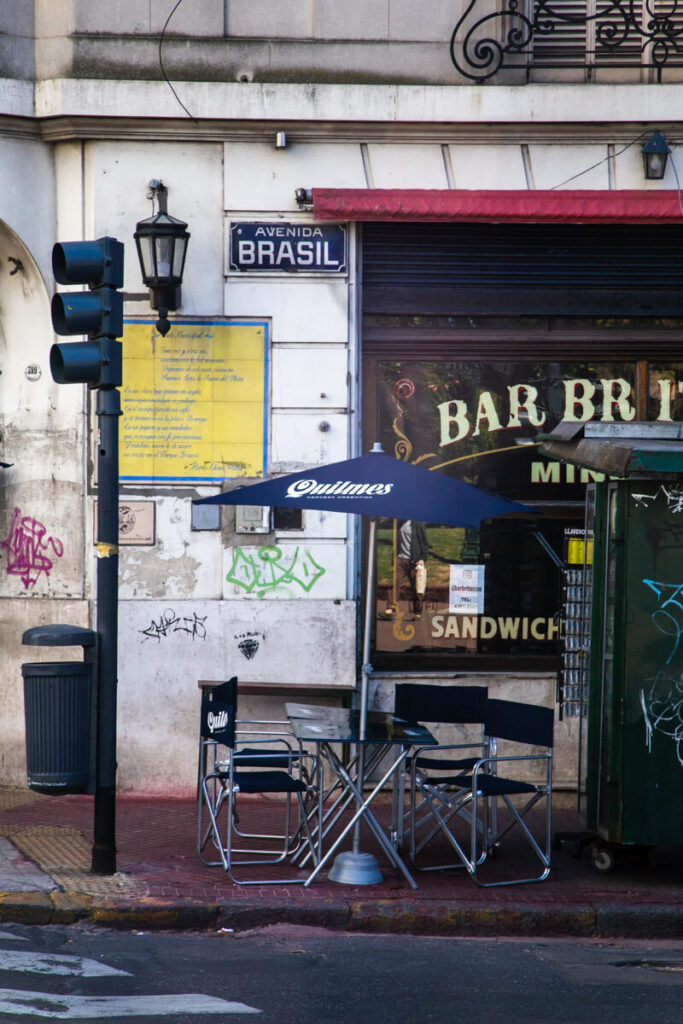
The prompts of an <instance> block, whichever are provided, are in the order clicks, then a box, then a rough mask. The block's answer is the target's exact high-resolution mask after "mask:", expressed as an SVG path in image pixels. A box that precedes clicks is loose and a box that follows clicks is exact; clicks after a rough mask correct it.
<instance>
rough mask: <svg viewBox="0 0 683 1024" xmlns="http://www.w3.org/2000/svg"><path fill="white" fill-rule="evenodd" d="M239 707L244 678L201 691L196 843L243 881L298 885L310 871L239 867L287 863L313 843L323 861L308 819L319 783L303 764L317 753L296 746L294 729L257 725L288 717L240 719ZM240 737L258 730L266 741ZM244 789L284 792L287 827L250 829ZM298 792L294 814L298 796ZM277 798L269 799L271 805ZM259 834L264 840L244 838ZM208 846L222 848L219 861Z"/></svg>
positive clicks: (251, 792) (208, 861) (213, 862)
mask: <svg viewBox="0 0 683 1024" xmlns="http://www.w3.org/2000/svg"><path fill="white" fill-rule="evenodd" d="M236 713H237V678H236V677H233V678H232V679H230V680H229V681H228V682H226V683H223V684H222V685H220V686H216V687H214V688H213V690H212V691H211V693H210V695H207V696H204V697H203V698H202V705H201V721H200V769H199V809H198V836H197V850H198V853H199V856H200V858H201V860H202V861H203V862H204V863H205V864H209V865H222V867H223V868H224V869H225V870H226V871H227V872H228V874H229V875H230V878H231V879H232V881H233V882H235V884H237V885H268V884H273V885H274V884H290V885H291V884H292V883H297V882H304V881H305V878H267V879H264V878H261V879H251V878H250V879H244V878H236V877H235V874H234V868H235V867H240V866H246V865H266V864H270V865H274V864H281V863H282V862H283V861H284V860H286V859H287V858H288V857H290V856H293V855H294V854H296V853H297V852H298V851H299V849H300V848H301V847H302V846H304V847H306V848H307V849H308V850H309V851H310V853H311V855H312V857H313V860H314V862H315V863H317V860H318V850H317V849H316V847H315V845H314V843H313V839H312V835H311V830H310V826H309V815H310V813H311V812H310V808H309V807H308V806H307V801H311V800H312V799H313V797H314V796H315V794H316V786H315V784H314V782H313V781H312V780H311V776H310V775H309V774H308V773H307V771H306V770H305V768H304V759H305V758H307V757H310V755H305V754H303V753H302V752H301V751H300V750H295V749H294V748H293V746H292V743H291V741H292V739H293V737H292V736H291V734H290V733H285V732H276V733H273V732H271V733H266V732H263V731H262V728H259V729H256V728H246V727H247V726H249V727H255V726H260V727H263V726H270V727H273V726H277V725H281V724H283V723H279V722H265V721H261V722H258V721H240V722H238V721H237V719H236ZM238 725H239V726H240V731H239V735H240V739H241V741H242V742H243V741H244V738H245V736H250V737H252V739H253V740H255V741H256V742H257V743H258V744H259V745H258V746H256V747H251V746H241V745H240V742H238V738H237V737H238V732H237V726H238ZM238 794H244V795H249V796H254V795H259V794H260V795H278V796H284V797H285V800H284V801H283V804H284V807H283V817H284V822H283V831H282V832H279V833H266V832H246V831H240V830H239V828H238V824H239V817H238V813H237V802H238V801H237V796H238ZM293 797H296V813H294V814H293V809H292V798H293ZM272 806H273V805H272V804H269V805H268V809H269V811H271V810H272ZM244 840H249V841H250V840H256V841H258V842H262V843H265V844H266V845H263V846H252V845H246V846H245V845H244V842H243V841H244ZM207 847H211V848H213V849H214V850H215V851H217V855H218V858H219V859H218V860H215V859H213V860H212V859H208V856H207V854H206V853H205V851H206V850H207Z"/></svg>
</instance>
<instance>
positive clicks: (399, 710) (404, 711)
mask: <svg viewBox="0 0 683 1024" xmlns="http://www.w3.org/2000/svg"><path fill="white" fill-rule="evenodd" d="M487 696H488V690H487V688H486V687H485V686H457V685H452V684H449V685H434V684H431V683H399V684H398V685H397V686H396V689H395V695H394V713H395V714H397V715H399V717H400V718H405V719H407V720H408V721H409V722H423V723H427V724H429V725H464V726H473V725H475V726H478V730H477V731H476V734H475V733H473V734H472V739H470V740H469V742H467V743H450V744H446V745H444V744H440V745H439V746H438V747H433V746H432V747H421V748H419V749H418V750H416V751H415V753H414V754H412V755H411V756H410V757H409V758H408V759H407V761H406V774H407V775H408V778H409V780H410V806H409V810H408V812H407V813H405V812H404V813H403V815H402V816H403V829H402V834H401V836H400V840H399V842H400V841H402V840H404V839H405V832H406V829H407V828H408V829H409V830H410V833H411V836H414V835H415V832H416V831H419V830H420V828H421V826H423V825H428V824H430V819H431V832H430V831H428V832H427V835H426V836H423V837H422V839H423V843H424V845H426V843H427V842H428V841H429V839H430V838H431V837H432V836H433V835H434V834H435V832H436V831H438V828H439V826H438V825H434V823H433V819H432V815H431V812H430V810H429V808H428V807H427V803H426V800H425V799H424V798H422V799H421V800H419V799H416V794H417V792H418V783H419V780H421V779H423V778H424V777H425V776H426V775H427V774H428V773H434V772H441V771H445V772H449V773H453V772H456V773H463V772H465V771H467V770H468V769H471V768H472V767H473V766H474V765H475V764H476V762H477V760H478V759H479V758H481V757H484V755H485V754H487V753H488V752H489V747H488V742H487V739H486V736H485V734H484V717H485V714H486V701H487ZM470 732H472V730H470ZM466 751H467V752H468V756H463V755H464V754H465V752H466ZM431 777H432V784H433V785H436V784H437V783H436V782H435V781H434V776H433V774H432V776H431ZM404 789H405V775H404V776H403V778H402V779H401V791H400V794H399V797H398V802H399V808H400V811H401V812H403V808H404V802H405V797H404ZM425 812H426V813H425ZM463 813H464V814H466V815H467V816H468V812H467V811H464V812H463ZM441 867H442V866H439V869H440V868H441Z"/></svg>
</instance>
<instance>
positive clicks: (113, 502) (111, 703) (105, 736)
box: [92, 342, 121, 875]
mask: <svg viewBox="0 0 683 1024" xmlns="http://www.w3.org/2000/svg"><path fill="white" fill-rule="evenodd" d="M115 344H117V345H120V342H116V343H115ZM120 415H121V397H120V394H119V392H118V390H117V389H116V388H101V389H100V390H99V391H98V392H97V425H98V426H97V434H98V444H97V632H98V635H99V651H98V665H97V672H98V706H97V780H96V788H95V819H94V838H95V841H94V844H93V847H92V870H93V872H94V873H95V874H97V875H113V874H114V873H115V871H116V697H117V665H118V576H119V547H118V539H119V416H120Z"/></svg>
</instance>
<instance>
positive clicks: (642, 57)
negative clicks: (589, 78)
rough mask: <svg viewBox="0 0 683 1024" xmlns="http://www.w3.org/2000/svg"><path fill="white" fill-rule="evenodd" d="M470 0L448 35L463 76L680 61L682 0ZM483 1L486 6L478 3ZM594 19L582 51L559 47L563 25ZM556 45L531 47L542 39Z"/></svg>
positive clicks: (659, 68)
mask: <svg viewBox="0 0 683 1024" xmlns="http://www.w3.org/2000/svg"><path fill="white" fill-rule="evenodd" d="M562 3H563V0H526V2H525V0H521V2H520V0H501V5H500V6H499V7H498V9H497V10H495V11H492V10H491V5H490V0H469V3H468V4H467V7H466V9H465V11H464V13H463V15H462V17H461V18H460V20H459V21H458V23H457V25H456V26H455V29H454V30H453V35H452V36H451V47H450V49H451V60H452V61H453V64H454V65H455V67H456V68H457V70H458V71H459V72H460V74H461V75H463V76H464V77H465V78H469V79H471V80H473V81H477V82H482V81H485V80H486V79H488V78H492V77H493V76H494V75H495V74H497V73H498V72H499V71H501V70H504V69H507V68H516V69H520V68H524V67H527V68H533V67H534V66H537V65H540V64H541V63H542V66H543V67H544V68H552V67H561V68H566V67H586V68H588V67H600V68H623V67H634V66H638V67H641V68H654V69H656V71H657V72H658V76H657V77H658V78H660V79H661V71H662V69H663V68H664V67H665V66H668V67H683V0H586V2H585V5H583V9H581V7H582V5H581V4H579V3H572V4H571V5H569V4H568V5H567V6H566V8H563V6H562ZM484 5H486V6H487V7H488V11H487V12H486V13H484V12H483V11H482V8H483V7H484ZM581 26H586V27H588V26H592V31H591V33H590V34H589V33H588V32H586V38H585V40H584V43H583V46H582V56H581V59H580V60H579V59H577V58H576V56H572V55H571V54H570V53H569V47H570V46H571V48H572V50H575V48H576V41H575V40H574V41H573V42H572V43H571V44H568V45H567V47H566V48H565V50H564V51H563V49H562V39H561V36H562V29H563V27H564V28H565V31H567V30H568V29H571V28H575V29H579V28H580V27H581ZM555 41H556V42H557V48H556V53H555V54H552V53H548V52H547V51H546V53H544V54H543V56H542V58H541V57H539V56H538V54H537V53H535V49H536V50H538V49H539V47H538V45H537V46H536V47H535V45H534V44H535V43H536V44H538V43H539V42H540V43H541V44H542V43H543V42H545V43H546V45H547V44H552V43H553V42H555Z"/></svg>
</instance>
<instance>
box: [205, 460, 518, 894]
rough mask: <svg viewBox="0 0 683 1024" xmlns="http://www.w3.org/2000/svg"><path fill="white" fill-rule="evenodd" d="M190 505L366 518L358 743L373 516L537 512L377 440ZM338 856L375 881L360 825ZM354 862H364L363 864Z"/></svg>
mask: <svg viewBox="0 0 683 1024" xmlns="http://www.w3.org/2000/svg"><path fill="white" fill-rule="evenodd" d="M194 504H196V505H263V506H270V507H278V508H283V507H284V508H300V509H317V510H320V511H324V512H348V513H350V514H355V515H364V516H368V517H370V537H369V544H368V567H367V577H366V578H367V584H366V594H365V623H364V629H363V666H362V676H361V693H360V697H361V700H360V714H359V733H360V739H361V740H364V739H365V735H366V723H367V711H368V682H369V675H370V672H371V671H372V667H371V665H370V664H369V662H370V643H371V636H372V600H373V593H374V589H375V576H374V573H375V559H374V550H375V532H376V520H377V519H378V518H379V519H381V518H388V519H412V520H414V521H416V522H423V523H440V524H443V525H449V526H470V527H476V526H479V524H480V522H481V521H482V520H483V519H491V518H493V517H495V516H505V515H516V516H519V515H525V516H528V515H537V513H536V512H534V511H533V510H532V509H530V508H528V507H527V506H526V505H520V504H519V503H518V502H515V501H508V500H507V499H506V498H500V497H498V496H497V495H495V494H490V493H489V492H488V491H483V490H481V489H480V488H478V487H473V486H472V485H471V484H467V483H464V482H463V481H462V480H456V479H454V478H453V477H449V476H446V475H445V474H443V473H436V472H432V471H431V470H428V469H425V468H424V467H422V466H416V465H413V464H412V463H408V462H401V461H400V460H399V459H394V458H392V457H391V456H389V455H385V454H384V452H383V450H382V446H381V444H378V443H376V444H375V445H374V447H373V450H372V451H371V452H370V453H369V454H368V455H361V456H359V457H358V458H355V459H346V460H345V461H343V462H332V463H329V464H328V465H325V466H316V467H314V468H313V469H306V470H303V471H302V472H300V473H288V474H287V475H286V476H281V477H276V478H275V479H273V480H265V481H263V482H262V483H258V484H250V485H249V486H247V487H238V488H236V489H235V490H232V491H226V492H224V493H222V494H215V495H213V496H212V497H210V498H198V499H195V501H194ZM358 777H359V784H360V788H361V790H362V779H363V747H362V744H361V747H360V750H359V759H358ZM340 857H347V858H348V857H350V858H351V859H352V862H351V863H350V864H349V862H348V861H347V862H345V865H344V867H343V868H342V869H340V870H338V871H337V874H338V875H341V876H343V878H342V877H340V878H338V879H337V880H343V881H348V882H350V883H352V884H358V883H359V882H361V881H364V882H374V881H379V880H381V875H380V874H379V869H378V868H376V865H375V874H374V875H373V870H372V868H370V869H369V868H368V864H367V859H368V858H371V859H372V860H374V858H373V857H372V855H371V854H366V853H361V852H360V850H359V828H357V829H356V833H355V836H354V849H353V854H350V855H349V854H341V855H340ZM353 858H355V861H354V860H353ZM359 859H363V860H362V862H361V860H359ZM337 860H339V858H337ZM336 868H337V865H336V864H335V868H333V870H332V872H330V878H333V874H334V872H335V870H336Z"/></svg>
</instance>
